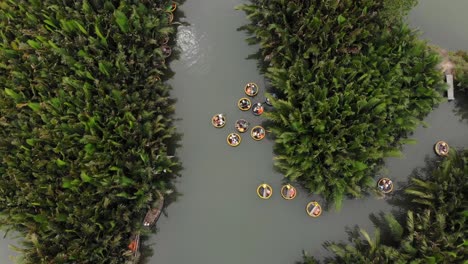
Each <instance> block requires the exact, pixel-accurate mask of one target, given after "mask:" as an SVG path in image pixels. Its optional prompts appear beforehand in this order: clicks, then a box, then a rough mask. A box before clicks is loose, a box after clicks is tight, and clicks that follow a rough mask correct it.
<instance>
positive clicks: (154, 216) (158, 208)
mask: <svg viewBox="0 0 468 264" xmlns="http://www.w3.org/2000/svg"><path fill="white" fill-rule="evenodd" d="M157 193H158V201H157V202H156V204H155V205H154V206H153V207H152V208H151V209H149V210H148V212H147V213H146V216H145V218H144V219H143V225H144V226H148V227H149V226H152V225H153V224H154V223H156V221H158V219H159V216H160V215H161V212H162V209H163V207H164V195H162V193H161V192H160V191H158V192H157Z"/></svg>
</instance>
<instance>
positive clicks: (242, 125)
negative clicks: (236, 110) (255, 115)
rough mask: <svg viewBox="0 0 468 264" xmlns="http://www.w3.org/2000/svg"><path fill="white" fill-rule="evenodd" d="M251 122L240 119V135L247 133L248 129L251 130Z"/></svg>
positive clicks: (237, 125) (237, 126)
mask: <svg viewBox="0 0 468 264" xmlns="http://www.w3.org/2000/svg"><path fill="white" fill-rule="evenodd" d="M249 125H250V124H249V122H247V120H245V119H239V120H237V121H236V125H235V127H236V129H237V131H239V133H244V132H245V131H247V129H248V128H249Z"/></svg>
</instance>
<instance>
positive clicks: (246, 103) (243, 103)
mask: <svg viewBox="0 0 468 264" xmlns="http://www.w3.org/2000/svg"><path fill="white" fill-rule="evenodd" d="M239 106H240V108H241V109H249V107H250V102H249V101H248V100H247V99H242V100H241V101H240V102H239Z"/></svg>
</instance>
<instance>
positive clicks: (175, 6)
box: [166, 2, 177, 13]
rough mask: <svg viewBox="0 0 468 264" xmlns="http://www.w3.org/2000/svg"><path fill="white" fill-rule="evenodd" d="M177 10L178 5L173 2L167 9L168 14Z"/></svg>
mask: <svg viewBox="0 0 468 264" xmlns="http://www.w3.org/2000/svg"><path fill="white" fill-rule="evenodd" d="M176 9H177V3H175V2H172V3H171V5H170V6H168V7H166V12H171V13H172V12H174V11H175V10H176Z"/></svg>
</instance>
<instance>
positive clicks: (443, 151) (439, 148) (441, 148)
mask: <svg viewBox="0 0 468 264" xmlns="http://www.w3.org/2000/svg"><path fill="white" fill-rule="evenodd" d="M434 151H435V153H436V154H437V155H439V156H441V157H446V156H448V154H449V151H450V147H449V145H448V144H447V142H445V141H437V143H436V144H435V145H434Z"/></svg>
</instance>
